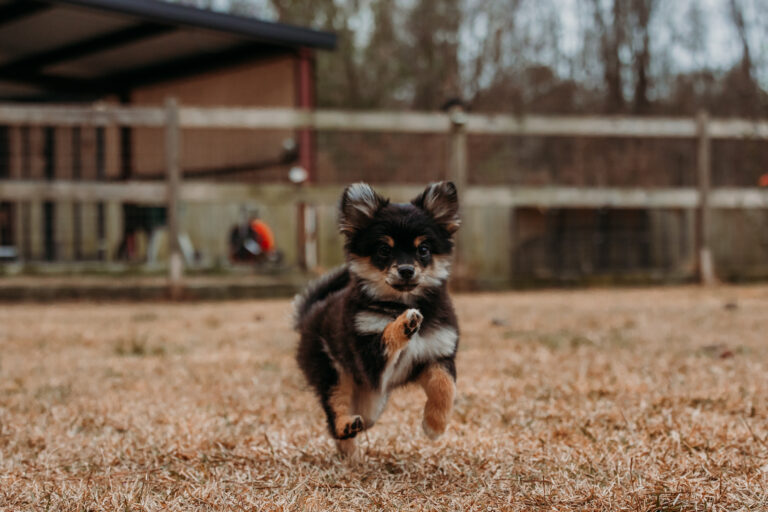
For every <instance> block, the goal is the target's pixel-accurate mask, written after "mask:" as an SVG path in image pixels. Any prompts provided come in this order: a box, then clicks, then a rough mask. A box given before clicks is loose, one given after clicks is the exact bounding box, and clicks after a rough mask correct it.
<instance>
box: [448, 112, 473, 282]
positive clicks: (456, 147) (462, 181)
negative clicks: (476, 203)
mask: <svg viewBox="0 0 768 512" xmlns="http://www.w3.org/2000/svg"><path fill="white" fill-rule="evenodd" d="M448 116H449V118H450V120H451V132H450V133H451V142H450V144H451V147H450V155H449V160H448V179H449V180H451V181H453V184H454V185H456V189H457V190H458V191H459V203H461V196H462V194H464V193H466V191H467V184H468V182H469V175H468V174H469V173H468V171H467V168H468V166H469V162H468V161H467V158H468V154H467V130H466V124H467V114H466V112H465V110H464V106H463V105H462V104H461V103H458V104H455V105H452V106H451V107H450V108H449V109H448ZM466 211H467V209H466V208H464V212H463V215H466ZM462 240H467V236H466V232H465V230H461V229H460V230H459V232H458V233H457V235H456V242H457V243H456V250H455V253H454V256H453V269H454V270H453V277H454V280H455V282H456V283H457V284H458V286H459V287H464V286H465V285H466V281H467V272H466V267H465V266H464V264H463V263H464V261H466V260H465V258H464V257H463V255H462V251H463V249H464V247H467V246H468V244H466V243H462Z"/></svg>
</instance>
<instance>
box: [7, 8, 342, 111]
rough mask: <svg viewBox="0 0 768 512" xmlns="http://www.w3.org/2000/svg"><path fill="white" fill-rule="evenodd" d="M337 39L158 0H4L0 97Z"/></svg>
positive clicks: (230, 61) (192, 70)
mask: <svg viewBox="0 0 768 512" xmlns="http://www.w3.org/2000/svg"><path fill="white" fill-rule="evenodd" d="M335 45H336V36H335V35H334V34H332V33H328V32H320V31H316V30H310V29H307V28H302V27H296V26H291V25H286V24H282V23H272V22H267V21H262V20H257V19H251V18H243V17H239V16H232V15H228V14H221V13H216V12H211V11H206V10H201V9H197V8H193V7H187V6H183V5H177V4H171V3H167V2H161V1H156V0H0V99H4V100H21V101H24V100H27V101H30V100H34V101H46V100H78V99H93V98H97V97H99V96H103V95H105V94H123V93H126V92H128V91H130V90H131V89H133V88H135V87H139V86H142V85H147V84H150V83H157V82H162V81H166V80H171V79H174V78H178V77H182V76H190V75H194V74H197V73H202V72H206V71H210V70H214V69H220V68H223V67H227V66H231V65H236V64H240V63H243V62H248V61H256V60H259V59H262V58H266V57H269V56H272V55H279V54H285V53H287V52H293V51H295V49H296V48H299V47H308V48H318V49H333V48H334V47H335Z"/></svg>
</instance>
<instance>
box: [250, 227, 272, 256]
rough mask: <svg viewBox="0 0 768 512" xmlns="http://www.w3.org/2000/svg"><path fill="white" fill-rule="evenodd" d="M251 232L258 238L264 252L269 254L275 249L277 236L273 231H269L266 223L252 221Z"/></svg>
mask: <svg viewBox="0 0 768 512" xmlns="http://www.w3.org/2000/svg"><path fill="white" fill-rule="evenodd" d="M251 230H253V232H254V233H255V234H256V236H257V237H258V242H259V245H260V246H261V250H262V251H264V252H269V251H271V250H272V249H274V248H275V235H273V234H272V230H271V229H269V226H267V224H266V223H265V222H263V221H260V220H259V219H255V220H252V221H251Z"/></svg>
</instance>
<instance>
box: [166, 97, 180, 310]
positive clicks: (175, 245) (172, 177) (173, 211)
mask: <svg viewBox="0 0 768 512" xmlns="http://www.w3.org/2000/svg"><path fill="white" fill-rule="evenodd" d="M165 111H166V120H165V121H166V124H165V168H166V171H165V172H166V176H165V180H166V181H165V182H166V187H167V202H166V211H167V215H168V257H169V259H168V278H169V292H170V295H171V298H172V299H174V300H176V299H179V298H180V297H181V294H182V292H183V282H182V275H183V272H184V260H183V258H182V256H181V247H180V246H179V189H180V186H181V167H180V159H181V157H180V155H181V130H180V127H179V104H178V102H177V100H176V98H167V99H166V100H165Z"/></svg>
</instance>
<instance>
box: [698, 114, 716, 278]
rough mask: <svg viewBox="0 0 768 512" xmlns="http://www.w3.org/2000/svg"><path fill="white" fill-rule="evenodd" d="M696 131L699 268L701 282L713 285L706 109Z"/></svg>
mask: <svg viewBox="0 0 768 512" xmlns="http://www.w3.org/2000/svg"><path fill="white" fill-rule="evenodd" d="M696 131H697V138H698V152H697V162H696V163H697V168H698V189H699V211H698V223H697V224H698V233H697V237H696V240H697V249H698V255H697V256H698V270H699V280H700V282H701V284H704V285H712V284H714V283H715V281H716V277H715V263H714V260H713V258H712V249H711V247H710V240H709V233H710V227H711V222H712V208H711V205H710V197H709V194H710V188H711V179H712V158H711V157H712V145H711V142H710V137H709V114H708V113H707V112H706V111H705V110H701V111H699V113H698V115H697V117H696Z"/></svg>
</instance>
